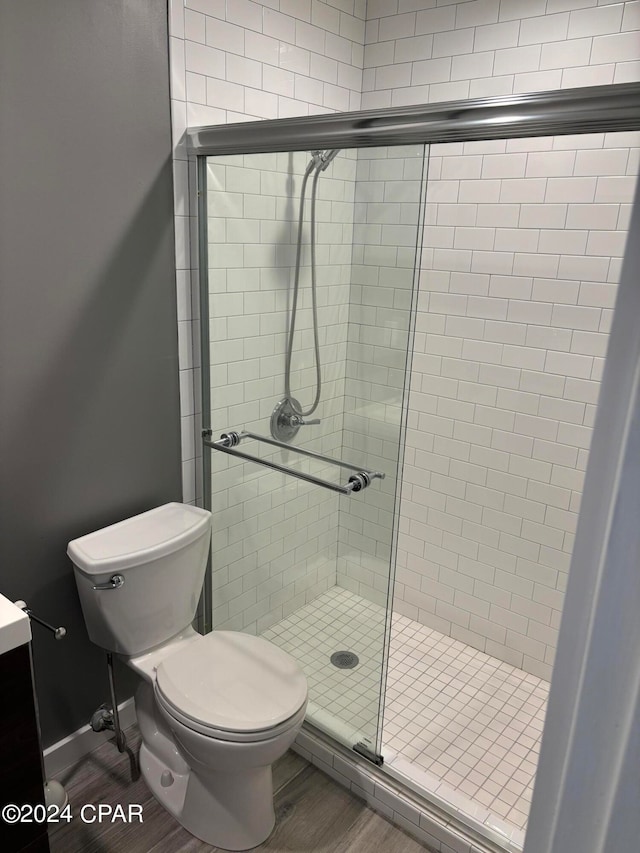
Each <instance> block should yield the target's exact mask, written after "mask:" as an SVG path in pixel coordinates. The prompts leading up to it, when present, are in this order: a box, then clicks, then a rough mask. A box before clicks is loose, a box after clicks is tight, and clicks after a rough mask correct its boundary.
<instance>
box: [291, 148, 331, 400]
mask: <svg viewBox="0 0 640 853" xmlns="http://www.w3.org/2000/svg"><path fill="white" fill-rule="evenodd" d="M323 163H324V161H323V159H322V156H321V155H318V154H316V152H314V155H313V157H312V159H311V161H310V162H309V165H308V166H307V168H306V170H305V173H304V177H303V178H302V187H301V189H300V212H299V215H298V242H297V246H296V266H295V272H294V277H293V297H292V301H291V319H290V322H289V337H288V341H287V354H286V360H285V371H284V393H285V397H287V399H288V400H289V403H290V405H291V408H292V409H293V411H294V412H295V414H296V415H299V416H300V417H306V416H307V415H312V414H313V413H314V412H315V410H316V409H317V408H318V403H319V402H320V394H321V392H322V373H321V369H320V343H319V340H318V299H317V295H316V189H317V186H318V178H319V176H320V171H321V169H322V166H323ZM314 169H315V174H314V176H313V181H312V183H311V235H310V241H309V242H310V247H311V304H312V311H313V346H314V352H315V363H316V396H315V399H314V401H313V403H312V405H311V407H310V408H308V409H306V410H303V409H302V407H301V408H300V410H298V408H297V407H296V405H295V404H294V402H293V399H292V396H291V356H292V353H293V337H294V334H295V330H296V313H297V311H298V291H299V289H300V263H301V259H302V228H303V225H304V202H305V192H306V188H307V181H308V180H309V175H310V174H311V172H313V170H314Z"/></svg>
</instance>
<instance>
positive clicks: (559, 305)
mask: <svg viewBox="0 0 640 853" xmlns="http://www.w3.org/2000/svg"><path fill="white" fill-rule="evenodd" d="M470 5H473V4H470ZM569 144H570V145H571V147H567V146H568V145H569ZM639 144H640V135H637V134H636V135H634V134H606V135H605V134H597V135H596V134H593V135H589V136H587V137H584V138H582V139H579V140H578V139H575V138H573V139H572V141H570V140H569V139H568V138H567V137H558V138H545V139H535V140H513V141H506V142H505V141H499V142H491V143H486V142H485V143H465V144H462V145H457V144H449V145H434V146H432V147H431V151H430V158H429V164H428V182H427V196H426V224H425V229H424V243H423V255H422V270H421V276H420V286H419V300H418V316H417V323H416V335H415V351H414V357H413V370H412V374H411V397H410V411H409V419H408V434H407V450H406V457H405V468H404V486H403V492H402V503H401V507H400V530H401V533H400V537H399V553H398V567H397V573H396V589H395V601H394V608H395V609H396V610H397V611H399V612H401V613H403V614H404V615H406V616H409V617H410V618H412V619H416V620H418V621H419V622H421V623H423V624H425V625H428V626H429V627H431V628H435V629H437V630H438V631H441V632H442V633H445V634H447V635H448V636H451V637H453V638H456V639H458V640H463V641H464V642H466V643H468V644H469V645H471V646H473V647H474V648H477V649H480V650H481V651H484V652H486V653H487V654H490V655H493V656H494V657H497V658H499V659H500V660H504V661H506V662H508V663H510V664H512V665H514V666H517V667H519V668H522V669H524V670H526V671H527V672H530V673H533V674H534V675H537V676H540V677H542V678H549V676H550V673H551V666H552V663H553V656H554V651H555V646H556V637H557V630H558V626H559V621H560V614H561V610H562V602H563V592H564V589H565V585H566V578H567V572H568V568H569V561H570V557H571V551H572V547H573V537H574V533H575V527H576V521H577V513H578V510H579V506H580V497H581V493H582V482H583V477H584V470H585V467H586V462H587V453H588V449H589V443H590V439H591V428H592V426H593V418H594V412H595V406H596V403H597V398H598V390H599V379H600V375H601V368H602V363H603V360H604V357H605V355H606V348H607V339H608V332H609V326H610V322H611V315H612V309H613V305H614V300H615V293H616V285H617V281H618V274H619V261H620V258H621V257H622V254H623V251H624V243H625V238H626V223H627V217H628V208H629V203H628V202H629V199H630V197H631V196H630V193H631V192H632V191H633V188H634V185H635V181H636V177H635V176H636V171H637V167H636V158H637V150H638V148H637V146H638V145H639ZM579 146H580V147H579ZM356 192H357V189H356ZM456 199H457V200H458V203H456ZM575 570H576V571H579V567H576V569H575Z"/></svg>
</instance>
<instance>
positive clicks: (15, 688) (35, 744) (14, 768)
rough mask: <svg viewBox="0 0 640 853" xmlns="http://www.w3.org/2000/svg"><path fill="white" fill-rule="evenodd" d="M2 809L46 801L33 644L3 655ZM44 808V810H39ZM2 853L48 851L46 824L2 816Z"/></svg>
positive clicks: (0, 661) (0, 720) (0, 725)
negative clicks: (31, 656) (33, 673)
mask: <svg viewBox="0 0 640 853" xmlns="http://www.w3.org/2000/svg"><path fill="white" fill-rule="evenodd" d="M0 684H1V685H2V694H1V695H2V703H1V704H0V767H2V772H1V773H0V808H2V807H3V806H5V805H6V804H7V803H14V804H16V805H18V806H20V805H23V804H27V803H28V804H30V805H33V806H35V805H41V806H43V805H44V783H43V779H42V758H41V752H40V738H39V733H38V724H37V718H36V706H35V700H34V693H33V678H32V672H31V658H30V654H29V643H23V644H22V645H19V646H16V647H15V648H13V649H9V650H8V651H5V652H4V653H3V654H0ZM39 811H40V810H39ZM0 850H2V851H3V853H49V841H48V837H47V824H46V822H45V823H37V822H35V821H32V822H30V823H25V822H20V823H16V824H7V823H6V821H4V820H2V819H1V818H0Z"/></svg>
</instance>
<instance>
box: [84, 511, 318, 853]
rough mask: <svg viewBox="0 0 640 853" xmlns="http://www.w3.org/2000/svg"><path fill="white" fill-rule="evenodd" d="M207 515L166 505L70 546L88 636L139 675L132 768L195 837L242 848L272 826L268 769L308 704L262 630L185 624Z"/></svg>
mask: <svg viewBox="0 0 640 853" xmlns="http://www.w3.org/2000/svg"><path fill="white" fill-rule="evenodd" d="M210 539H211V513H209V512H207V511H206V510H203V509H199V508H198V507H193V506H188V505H186V504H180V503H169V504H165V505H164V506H160V507H157V508H156V509H152V510H149V511H148V512H144V513H142V514H141V515H136V516H134V517H133V518H129V519H126V520H125V521H121V522H119V523H118V524H113V525H111V526H110V527H105V528H104V529H102V530H98V531H96V532H95V533H89V534H88V535H86V536H82V537H80V538H79V539H74V540H73V541H72V542H70V543H69V546H68V549H67V553H68V555H69V557H70V558H71V560H72V562H73V566H74V573H75V578H76V584H77V587H78V593H79V595H80V602H81V604H82V612H83V614H84V619H85V623H86V626H87V630H88V632H89V637H90V638H91V640H92V641H93V642H94V643H95V644H96V645H98V646H100V647H101V648H103V649H105V650H107V651H110V652H114V653H116V654H118V655H119V656H120V658H121V659H122V660H123V661H124V663H126V664H127V665H128V666H129V667H131V669H133V670H134V671H135V672H136V673H138V675H139V676H140V684H139V687H138V688H137V691H136V696H135V707H136V716H137V720H138V725H139V727H140V733H141V736H142V745H141V747H140V768H141V772H142V776H143V778H144V780H145V782H146V783H147V785H148V787H149V788H150V790H151V792H152V793H153V795H154V796H155V798H156V799H157V800H158V801H159V802H160V804H161V805H162V806H164V808H166V809H167V811H168V812H170V813H171V814H172V815H173V816H174V817H175V818H176V820H177V821H179V823H181V824H182V826H184V827H185V829H187V830H188V831H189V832H191V833H192V834H193V835H195V836H197V837H198V838H200V839H201V840H202V841H205V842H207V843H209V844H211V845H213V846H215V847H222V848H225V849H227V850H247V849H249V848H251V847H255V846H257V845H258V844H261V843H262V842H263V841H264V840H265V839H266V838H267V837H268V836H269V834H270V833H271V830H272V829H273V826H274V823H275V813H274V809H273V783H272V777H271V765H272V763H273V762H274V761H276V760H277V759H278V758H280V757H281V756H282V755H284V753H285V752H286V750H287V749H288V748H289V746H291V744H292V743H293V741H294V739H295V737H296V735H297V733H298V731H299V730H300V727H301V726H302V722H303V720H304V714H305V709H306V706H307V682H306V679H305V677H304V674H303V672H302V670H301V669H300V667H299V666H298V664H297V663H296V661H295V660H294V659H293V658H292V657H291V656H290V655H288V654H287V653H286V652H284V651H283V650H282V649H279V648H278V647H277V646H275V645H273V644H272V643H269V642H267V641H266V640H264V639H262V638H261V637H255V636H252V635H250V634H243V633H240V632H237V631H213V632H212V633H210V634H207V635H206V636H202V635H201V634H198V633H197V632H196V631H195V630H194V629H193V627H192V625H191V623H192V621H193V619H194V616H195V613H196V608H197V605H198V600H199V597H200V592H201V589H202V584H203V580H204V573H205V569H206V565H207V557H208V553H209V543H210Z"/></svg>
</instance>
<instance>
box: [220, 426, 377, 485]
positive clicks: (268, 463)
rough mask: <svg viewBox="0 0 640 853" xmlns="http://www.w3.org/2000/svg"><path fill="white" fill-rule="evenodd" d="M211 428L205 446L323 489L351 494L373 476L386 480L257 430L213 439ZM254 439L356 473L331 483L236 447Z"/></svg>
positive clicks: (233, 433) (228, 433) (223, 435)
mask: <svg viewBox="0 0 640 853" xmlns="http://www.w3.org/2000/svg"><path fill="white" fill-rule="evenodd" d="M210 434H211V432H210V430H206V431H205V432H204V437H203V443H204V445H205V447H210V448H211V449H212V450H220V451H221V452H222V453H227V454H229V456H235V457H237V458H238V459H244V460H245V461H246V462H256V463H257V464H258V465H264V467H265V468H271V469H272V470H273V471H280V472H281V473H282V474H289V475H290V476H291V477H296V478H297V479H298V480H305V481H306V482H307V483H313V484H314V485H315V486H322V488H323V489H330V490H331V491H332V492H339V493H340V494H341V495H350V494H352V493H353V492H360V491H362V489H366V488H367V486H369V484H370V483H371V481H372V480H374V479H376V478H377V479H379V480H384V474H383V473H382V472H380V471H368V470H367V469H365V468H362V466H359V465H352V464H351V463H350V462H342V460H340V459H332V458H331V457H330V456H325V455H324V454H322V453H314V452H313V451H312V450H305V449H303V448H302V447H292V446H291V445H290V444H285V442H283V441H277V440H276V439H275V438H267V436H264V435H257V434H256V433H254V432H223V433H222V435H221V436H220V438H219V439H218V440H217V441H211V439H210V438H209V437H208V436H210ZM248 438H249V439H254V440H255V441H261V442H263V443H264V444H271V445H272V446H273V447H278V448H279V449H280V450H291V451H293V452H294V453H300V454H301V455H302V456H308V457H309V458H311V459H317V460H318V461H319V462H325V463H327V464H329V465H337V466H338V467H339V468H347V469H348V470H349V471H355V472H356V473H355V474H353V475H352V476H351V477H349V481H348V482H347V483H345V485H341V484H339V483H331V482H329V481H328V480H323V479H322V478H321V477H316V476H314V475H313V474H307V473H305V472H304V471H297V470H296V469H295V468H289V467H288V466H287V465H280V464H279V463H278V462H273V461H272V460H271V459H261V458H260V457H259V456H253V455H252V454H250V453H244V452H243V451H242V450H236V448H237V446H238V445H239V444H240V442H241V441H245V440H246V439H248Z"/></svg>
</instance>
